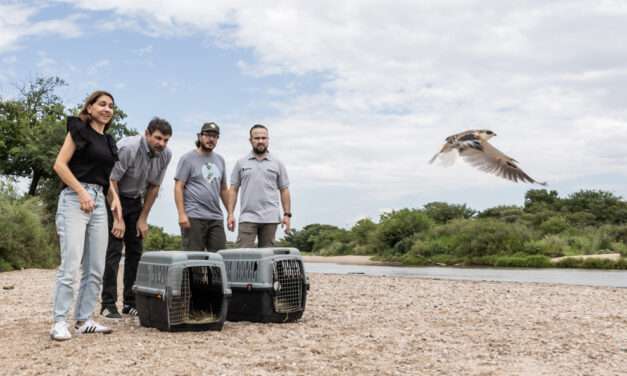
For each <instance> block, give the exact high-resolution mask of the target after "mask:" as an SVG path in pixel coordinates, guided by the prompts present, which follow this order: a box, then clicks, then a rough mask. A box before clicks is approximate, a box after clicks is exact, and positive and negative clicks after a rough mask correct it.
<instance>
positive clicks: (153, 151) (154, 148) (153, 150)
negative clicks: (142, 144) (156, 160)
mask: <svg viewBox="0 0 627 376" xmlns="http://www.w3.org/2000/svg"><path fill="white" fill-rule="evenodd" d="M148 149H150V152H151V154H153V155H159V154H160V153H161V152H162V151H163V149H165V148H162V147H159V146H152V145H150V144H148Z"/></svg>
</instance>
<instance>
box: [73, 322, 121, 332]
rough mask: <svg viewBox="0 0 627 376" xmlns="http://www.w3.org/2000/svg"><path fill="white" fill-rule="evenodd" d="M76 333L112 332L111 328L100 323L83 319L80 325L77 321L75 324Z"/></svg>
mask: <svg viewBox="0 0 627 376" xmlns="http://www.w3.org/2000/svg"><path fill="white" fill-rule="evenodd" d="M75 328H76V334H87V333H103V334H109V333H111V332H113V330H111V328H109V327H107V326H104V325H100V324H98V323H97V322H95V321H94V320H92V319H89V320H87V321H85V322H84V323H83V324H82V325H81V326H78V323H77V324H76V326H75Z"/></svg>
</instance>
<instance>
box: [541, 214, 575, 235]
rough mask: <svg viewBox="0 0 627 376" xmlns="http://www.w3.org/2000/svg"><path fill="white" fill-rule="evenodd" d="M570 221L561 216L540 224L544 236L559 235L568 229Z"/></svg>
mask: <svg viewBox="0 0 627 376" xmlns="http://www.w3.org/2000/svg"><path fill="white" fill-rule="evenodd" d="M568 227H569V226H568V221H567V220H566V218H564V217H563V216H561V215H558V216H555V217H551V218H549V219H547V220H545V221H544V222H542V224H540V228H539V229H540V231H541V232H542V234H544V235H547V234H559V233H561V232H564V231H566V230H567V229H568Z"/></svg>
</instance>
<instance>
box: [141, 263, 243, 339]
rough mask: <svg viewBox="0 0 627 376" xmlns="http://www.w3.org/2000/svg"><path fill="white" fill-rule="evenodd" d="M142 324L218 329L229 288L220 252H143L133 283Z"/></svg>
mask: <svg viewBox="0 0 627 376" xmlns="http://www.w3.org/2000/svg"><path fill="white" fill-rule="evenodd" d="M133 291H134V292H135V301H136V305H137V311H138V313H139V322H140V324H141V325H142V326H146V327H154V328H157V329H159V330H167V331H182V330H221V329H222V326H223V325H224V320H225V319H226V314H227V311H228V305H229V300H230V298H231V289H230V288H229V286H228V282H227V279H226V272H225V269H224V262H223V260H222V256H220V255H219V254H216V253H207V252H184V251H158V252H145V253H144V254H143V255H142V257H141V259H140V261H139V268H138V270H137V279H136V280H135V285H134V286H133Z"/></svg>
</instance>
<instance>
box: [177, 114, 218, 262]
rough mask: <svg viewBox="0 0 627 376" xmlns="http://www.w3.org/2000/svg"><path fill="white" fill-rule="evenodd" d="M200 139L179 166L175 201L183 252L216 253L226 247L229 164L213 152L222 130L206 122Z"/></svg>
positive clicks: (199, 135) (184, 156) (180, 161)
mask: <svg viewBox="0 0 627 376" xmlns="http://www.w3.org/2000/svg"><path fill="white" fill-rule="evenodd" d="M197 137H198V138H197V140H196V149H194V150H192V151H190V152H188V153H186V154H184V155H183V156H182V157H181V159H180V160H179V163H178V166H177V167H176V174H175V176H174V179H175V180H176V182H175V185H174V200H175V202H176V210H177V211H178V216H179V225H180V226H181V237H182V240H183V249H184V250H194V251H209V252H216V251H218V250H220V249H224V247H225V245H226V235H225V233H224V224H223V220H224V215H223V214H222V209H221V208H220V200H222V203H223V204H224V206H225V207H228V187H227V184H226V165H225V163H224V158H222V156H221V155H219V154H218V153H216V152H215V151H214V149H215V148H216V145H217V144H218V139H219V138H220V127H218V125H217V124H216V123H213V122H210V123H205V124H203V125H202V128H201V129H200V133H198V135H197Z"/></svg>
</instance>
